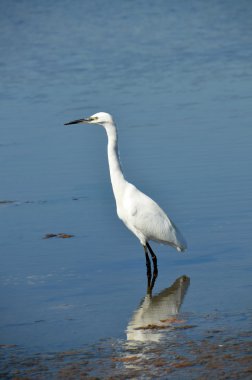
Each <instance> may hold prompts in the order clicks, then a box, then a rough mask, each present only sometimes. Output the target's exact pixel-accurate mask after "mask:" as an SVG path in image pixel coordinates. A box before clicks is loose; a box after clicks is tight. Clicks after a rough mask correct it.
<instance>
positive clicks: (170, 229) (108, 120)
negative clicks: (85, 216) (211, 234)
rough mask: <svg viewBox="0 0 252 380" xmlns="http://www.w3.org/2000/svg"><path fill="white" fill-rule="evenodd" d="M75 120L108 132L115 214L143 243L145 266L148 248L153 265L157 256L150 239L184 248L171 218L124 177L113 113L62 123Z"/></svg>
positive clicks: (184, 244)
mask: <svg viewBox="0 0 252 380" xmlns="http://www.w3.org/2000/svg"><path fill="white" fill-rule="evenodd" d="M78 123H85V124H100V125H102V126H103V127H104V128H105V130H106V132H107V136H108V162H109V171H110V178H111V183H112V187H113V192H114V196H115V200H116V207H117V215H118V217H119V218H120V219H121V220H122V221H123V222H124V224H125V225H126V226H127V227H128V229H129V230H130V231H132V232H133V234H135V235H136V236H137V237H138V239H139V240H140V243H141V244H142V245H143V247H144V250H145V254H146V263H147V267H148V265H149V262H148V259H147V255H148V253H147V248H148V249H149V252H150V254H151V256H152V260H153V263H154V266H156V256H155V254H154V252H153V251H152V249H151V247H150V245H149V244H148V241H150V240H152V241H156V242H158V243H163V244H168V245H170V246H172V247H174V248H176V249H177V250H178V251H184V250H185V249H186V241H185V239H184V238H183V236H182V234H181V233H180V232H179V230H178V228H177V227H176V226H175V224H174V223H173V222H172V221H171V219H169V218H168V216H167V215H166V213H165V212H164V211H163V210H162V209H161V208H160V207H159V205H158V204H157V203H156V202H154V201H153V200H152V199H151V198H150V197H148V196H147V195H145V194H144V193H142V192H141V191H140V190H138V189H137V188H136V187H135V186H134V185H132V184H131V183H129V182H128V181H126V179H125V178H124V175H123V172H122V169H121V165H120V160H119V155H118V139H117V129H116V125H115V123H114V121H113V118H112V116H111V115H110V114H108V113H105V112H99V113H96V114H94V115H92V116H91V117H89V118H85V119H78V120H74V121H71V122H69V123H66V124H65V125H70V124H78ZM156 272H157V268H156ZM156 275H157V273H156Z"/></svg>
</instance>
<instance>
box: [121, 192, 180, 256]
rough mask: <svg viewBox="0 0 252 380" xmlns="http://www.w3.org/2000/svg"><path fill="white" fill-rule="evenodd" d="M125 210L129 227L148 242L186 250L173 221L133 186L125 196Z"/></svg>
mask: <svg viewBox="0 0 252 380" xmlns="http://www.w3.org/2000/svg"><path fill="white" fill-rule="evenodd" d="M124 208H125V212H126V213H127V225H128V227H131V229H132V230H133V229H136V230H137V231H139V232H140V233H141V234H142V235H144V236H145V238H146V240H154V241H158V242H162V243H164V244H170V245H173V246H175V247H176V248H178V249H179V250H183V249H185V248H186V243H185V240H184V238H183V236H182V234H181V233H180V231H179V230H178V228H177V227H176V226H175V224H174V223H173V222H172V220H170V219H169V218H168V216H167V215H166V213H165V212H164V211H163V210H162V209H161V207H160V206H159V205H158V204H157V203H156V202H154V201H153V200H152V199H151V198H150V197H148V196H147V195H146V194H144V193H142V192H141V191H140V190H138V189H137V188H136V187H135V186H133V185H131V186H130V187H129V188H128V189H127V193H126V194H125V197H124Z"/></svg>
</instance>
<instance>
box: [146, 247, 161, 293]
mask: <svg viewBox="0 0 252 380" xmlns="http://www.w3.org/2000/svg"><path fill="white" fill-rule="evenodd" d="M146 246H147V248H148V250H149V252H150V254H151V258H152V262H153V267H154V269H153V276H152V281H151V290H152V289H153V287H154V285H155V282H156V279H157V276H158V266H157V256H156V255H155V253H154V252H153V250H152V248H151V246H150V244H149V243H148V242H147V243H146Z"/></svg>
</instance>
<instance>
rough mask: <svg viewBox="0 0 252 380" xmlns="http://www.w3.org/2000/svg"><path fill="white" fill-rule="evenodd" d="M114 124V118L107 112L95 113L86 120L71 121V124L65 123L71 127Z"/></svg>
mask: <svg viewBox="0 0 252 380" xmlns="http://www.w3.org/2000/svg"><path fill="white" fill-rule="evenodd" d="M79 123H83V124H101V125H105V124H114V122H113V118H112V116H111V115H110V114H109V113H106V112H98V113H95V114H94V115H92V116H90V117H86V118H84V119H78V120H73V121H70V122H69V123H65V125H70V124H79Z"/></svg>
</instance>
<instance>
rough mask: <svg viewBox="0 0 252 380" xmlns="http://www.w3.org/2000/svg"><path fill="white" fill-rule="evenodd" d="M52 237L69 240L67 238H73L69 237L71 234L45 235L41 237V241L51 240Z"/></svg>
mask: <svg viewBox="0 0 252 380" xmlns="http://www.w3.org/2000/svg"><path fill="white" fill-rule="evenodd" d="M54 237H57V238H60V239H69V238H72V237H74V235H71V234H66V233H62V232H61V233H59V234H45V236H44V237H43V239H51V238H54Z"/></svg>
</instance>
